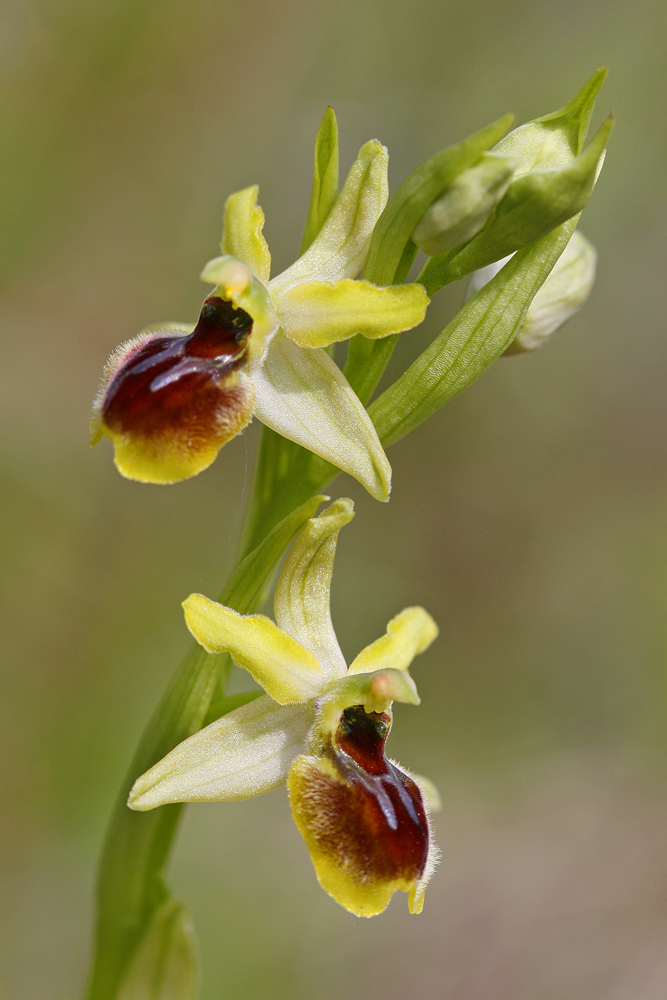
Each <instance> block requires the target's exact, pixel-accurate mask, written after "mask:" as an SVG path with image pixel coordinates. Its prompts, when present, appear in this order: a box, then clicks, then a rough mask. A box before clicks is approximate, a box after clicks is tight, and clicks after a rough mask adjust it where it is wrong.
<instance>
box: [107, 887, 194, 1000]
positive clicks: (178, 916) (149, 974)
mask: <svg viewBox="0 0 667 1000" xmlns="http://www.w3.org/2000/svg"><path fill="white" fill-rule="evenodd" d="M198 966H199V962H198V955H197V941H196V938H195V933H194V928H193V926H192V919H191V917H190V914H189V913H188V911H187V910H186V909H185V907H184V906H183V905H182V904H181V903H178V902H176V900H174V899H167V900H166V901H165V902H164V903H162V904H161V905H160V906H158V907H157V909H156V910H154V911H153V913H152V915H151V917H150V920H149V922H148V924H147V926H146V928H145V930H144V933H143V936H142V937H141V940H140V941H139V945H138V946H137V949H136V951H135V953H134V955H133V957H132V960H131V962H130V965H129V967H128V969H127V972H126V973H125V976H124V977H123V980H122V983H121V985H120V988H119V990H118V992H117V993H114V996H115V997H116V998H117V1000H195V998H196V996H197V993H198V989H199V971H198Z"/></svg>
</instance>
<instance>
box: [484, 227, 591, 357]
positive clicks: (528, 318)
mask: <svg viewBox="0 0 667 1000" xmlns="http://www.w3.org/2000/svg"><path fill="white" fill-rule="evenodd" d="M508 260H509V257H506V258H505V259H504V260H499V261H496V263H495V264H489V266H488V267H483V268H481V269H480V270H479V271H476V272H475V273H474V274H473V275H472V277H471V279H470V283H469V285H468V291H467V296H466V297H467V298H470V297H471V296H472V295H474V294H475V292H478V291H479V289H480V288H482V287H483V286H484V285H486V283H487V282H489V281H490V280H491V278H493V277H495V275H496V274H497V273H498V271H499V270H500V269H501V267H502V266H503V265H504V264H505V263H506V262H507V261H508ZM596 262H597V253H596V251H595V247H594V246H593V245H592V244H591V243H589V241H588V240H587V239H586V237H585V236H583V235H582V234H581V233H580V232H579V231H578V230H576V231H575V232H574V234H573V235H572V238H571V239H570V242H569V243H568V244H567V246H566V247H565V250H563V253H562V254H561V256H560V257H559V258H558V260H557V262H556V264H555V266H554V269H553V271H552V272H551V274H550V275H549V277H548V278H547V280H546V281H545V282H544V284H543V285H542V287H541V288H540V290H539V291H538V292H537V294H536V296H535V298H534V299H533V301H532V302H531V304H530V306H529V308H528V312H527V313H526V315H525V318H524V321H523V323H522V324H521V327H520V328H519V331H518V333H517V335H516V337H515V338H514V340H513V341H512V343H511V345H510V346H509V347H508V348H507V350H506V351H505V354H519V353H523V352H524V351H535V350H537V348H538V347H541V346H542V344H543V343H544V342H545V341H546V340H548V338H549V337H550V336H551V334H552V333H554V332H555V331H556V330H557V329H558V328H559V327H560V326H562V325H563V323H565V322H566V321H567V320H568V319H570V317H571V316H573V315H574V314H575V313H576V312H578V311H579V309H581V307H582V306H583V305H584V303H585V302H586V300H587V299H588V296H589V295H590V293H591V289H592V288H593V283H594V281H595V265H596Z"/></svg>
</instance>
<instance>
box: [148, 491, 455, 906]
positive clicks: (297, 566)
mask: <svg viewBox="0 0 667 1000" xmlns="http://www.w3.org/2000/svg"><path fill="white" fill-rule="evenodd" d="M352 516H353V509H352V502H351V501H350V500H338V501H336V502H335V503H333V504H332V505H331V506H330V507H329V508H328V510H326V511H324V513H323V514H321V515H320V516H319V517H315V518H312V519H311V520H310V521H309V522H308V523H307V526H306V528H305V530H304V531H303V532H302V534H301V535H300V536H299V538H298V539H297V541H296V542H295V545H294V547H293V549H292V552H291V553H290V556H289V558H288V560H287V562H286V564H285V567H284V569H283V571H282V573H281V576H280V579H279V581H278V584H277V587H276V592H275V616H276V623H275V624H274V622H272V621H271V620H270V619H269V618H266V617H264V616H263V615H248V616H246V617H243V616H241V615H239V614H238V613H237V612H236V611H233V610H232V609H231V608H226V607H224V606H223V605H221V604H216V603H215V602H213V601H209V600H208V599H207V598H205V597H202V596H201V595H200V594H193V595H191V596H190V597H189V598H188V599H187V600H186V601H185V603H184V608H185V616H186V621H187V624H188V628H189V629H190V631H191V632H192V634H193V635H194V636H195V638H196V639H197V640H198V641H199V642H200V643H201V644H202V645H203V646H204V648H205V649H206V650H208V651H209V652H215V653H219V652H222V651H227V652H229V653H231V655H232V657H233V658H234V661H235V662H236V663H237V664H238V666H240V667H243V668H244V669H246V670H248V671H249V672H250V673H251V674H252V676H253V677H254V679H255V680H256V681H257V682H258V683H259V684H261V685H262V687H263V688H264V689H265V691H266V694H265V695H263V696H261V697H258V698H256V700H254V701H251V702H249V703H248V704H245V705H243V706H242V707H241V708H237V709H235V710H234V711H232V712H229V713H228V714H227V715H223V716H222V718H220V719H218V720H217V721H216V722H213V723H211V725H209V726H207V727H206V728H205V729H202V730H201V731H200V732H198V733H196V734H195V735H194V736H191V737H190V738H189V739H187V740H185V741H184V742H183V743H181V744H180V745H179V746H177V747H176V748H175V749H174V750H172V751H171V753H169V754H167V756H166V757H165V758H164V759H163V760H161V761H160V762H159V763H157V764H156V765H155V766H154V767H152V768H151V769H150V770H149V771H147V772H146V773H145V774H144V775H142V776H141V777H140V778H138V779H137V781H136V782H135V785H134V787H133V789H132V791H131V793H130V799H129V805H130V806H131V807H132V808H133V809H139V810H145V809H153V808H154V807H155V806H160V805H164V804H165V803H168V802H193V801H200V802H201V801H215V800H232V799H245V798H250V797H252V796H254V795H260V794H261V793H262V792H268V791H269V790H270V789H273V788H277V787H278V786H279V785H282V784H284V783H285V782H287V785H288V788H289V794H290V801H291V805H292V812H293V814H294V819H295V822H296V824H297V826H298V828H299V830H300V832H301V834H302V836H303V838H304V840H305V841H306V845H307V847H308V849H309V851H310V854H311V857H312V859H313V863H314V865H315V870H316V873H317V877H318V879H319V881H320V884H321V885H322V887H323V888H324V889H326V891H327V892H328V893H329V894H330V895H331V896H333V898H334V899H335V900H337V902H339V903H340V904H341V905H343V906H345V907H346V908H347V909H348V910H351V911H352V912H353V913H356V914H358V915H359V916H367V917H370V916H373V915H375V914H377V913H380V912H382V910H384V909H385V907H386V906H387V904H388V903H389V900H390V899H391V897H392V895H393V893H394V892H395V891H396V890H397V889H402V890H404V891H405V892H408V893H409V894H410V899H409V903H410V910H411V912H413V913H419V912H420V911H421V909H422V905H423V897H424V892H425V888H426V883H427V881H428V878H429V877H430V875H431V873H432V871H433V868H434V865H435V861H436V859H437V854H438V850H437V847H436V845H435V843H434V841H433V836H432V833H431V829H430V823H429V815H428V802H427V797H428V796H429V794H430V792H431V789H430V788H429V783H428V782H425V781H424V779H415V778H414V777H411V776H410V775H409V774H408V773H407V772H406V771H404V770H403V769H402V768H400V767H398V765H396V764H395V763H393V762H392V761H390V760H388V759H387V758H386V757H385V754H384V745H385V741H386V739H387V736H388V734H389V730H390V728H391V723H392V715H391V703H392V701H402V702H407V703H408V704H412V705H417V704H419V696H418V695H417V690H416V688H415V685H414V681H413V680H412V678H411V677H410V675H409V674H408V672H407V668H408V667H409V665H410V663H411V662H412V660H413V658H414V657H415V656H416V655H417V654H418V653H421V652H423V651H424V650H425V649H426V648H427V647H428V646H429V645H430V644H431V642H432V641H433V640H434V639H435V637H436V636H437V634H438V629H437V626H436V625H435V622H434V621H433V619H432V618H431V616H430V615H429V614H427V612H426V611H424V609H423V608H418V607H414V608H406V609H405V610H404V611H402V612H401V613H400V614H399V615H397V616H396V617H395V618H394V619H392V621H391V622H390V623H389V625H388V627H387V633H386V635H384V636H382V638H380V639H378V640H377V641H376V642H374V643H372V644H371V645H370V646H367V647H366V648H365V649H364V650H362V652H361V653H360V654H359V656H357V658H356V659H355V660H354V661H353V663H352V664H351V666H350V667H349V669H348V667H347V665H346V663H345V660H344V659H343V654H342V653H341V650H340V647H339V645H338V640H337V639H336V635H335V632H334V630H333V627H332V624H331V616H330V609H329V591H330V585H331V574H332V570H333V559H334V554H335V551H336V541H337V536H338V532H339V530H340V528H341V527H342V526H343V525H344V524H346V523H347V522H348V521H349V520H350V519H351V518H352Z"/></svg>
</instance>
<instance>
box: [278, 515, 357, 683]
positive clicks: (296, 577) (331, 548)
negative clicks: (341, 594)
mask: <svg viewBox="0 0 667 1000" xmlns="http://www.w3.org/2000/svg"><path fill="white" fill-rule="evenodd" d="M353 517H354V504H353V503H352V501H351V500H347V499H341V500H335V501H334V503H332V504H331V506H330V507H328V508H327V509H326V510H325V511H323V512H322V513H321V514H320V515H319V516H318V517H313V518H311V519H310V520H309V521H307V522H306V524H305V526H304V529H303V531H302V532H301V534H300V535H299V537H298V538H297V540H296V541H295V543H294V545H293V546H292V551H291V552H290V554H289V556H288V558H287V561H286V562H285V566H284V567H283V571H282V573H281V574H280V577H279V579H278V583H277V584H276V591H275V596H274V602H273V607H274V613H275V618H276V624H277V625H278V626H279V627H280V628H281V629H283V630H284V631H285V632H288V633H289V634H290V635H291V636H293V637H294V638H295V639H296V640H297V642H300V643H301V645H302V646H305V647H306V649H310V650H311V651H312V652H313V653H314V654H315V656H316V657H317V659H318V661H319V664H320V666H321V667H322V670H323V672H324V675H325V677H326V679H327V680H330V679H331V678H333V677H340V676H343V674H345V672H346V670H347V664H346V663H345V659H344V657H343V654H342V653H341V650H340V646H339V645H338V639H337V638H336V633H335V632H334V628H333V625H332V622H331V608H330V591H331V576H332V573H333V563H334V556H335V555H336V543H337V541H338V532H339V531H340V529H341V528H342V527H343V526H344V525H346V524H348V523H349V522H350V521H351V520H352V518H353Z"/></svg>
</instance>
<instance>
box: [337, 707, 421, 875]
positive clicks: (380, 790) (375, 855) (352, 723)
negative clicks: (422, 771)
mask: <svg viewBox="0 0 667 1000" xmlns="http://www.w3.org/2000/svg"><path fill="white" fill-rule="evenodd" d="M390 721H391V720H390V718H389V716H388V715H386V714H385V713H382V714H377V713H373V712H371V713H367V712H366V711H365V709H364V708H363V706H361V705H359V706H354V707H353V708H348V709H346V710H345V712H344V713H343V716H342V718H341V721H340V724H339V727H338V731H337V733H336V737H335V743H336V746H335V748H332V749H333V753H332V762H333V763H334V765H335V766H336V768H337V770H338V771H339V772H340V774H341V776H342V777H343V778H344V779H345V780H344V782H341V783H338V782H337V783H335V784H334V785H333V786H332V787H331V788H330V789H329V790H328V793H327V798H328V805H329V807H330V808H331V811H332V812H333V813H335V814H337V815H338V817H339V822H340V833H339V835H340V836H342V837H344V839H345V840H346V841H347V843H348V845H350V847H351V848H352V850H351V851H350V853H351V855H352V856H353V857H354V859H355V862H356V865H357V866H358V867H359V868H360V869H361V870H362V871H365V872H369V873H372V874H373V877H375V878H378V877H379V878H384V879H387V880H389V879H397V878H404V879H405V880H406V881H411V880H417V879H419V878H421V876H422V875H423V873H424V869H425V867H426V859H427V856H428V847H429V826H428V820H427V818H426V811H425V809H424V803H423V801H422V795H421V791H420V790H419V788H418V786H417V785H416V784H415V782H414V781H413V780H412V779H411V778H409V777H408V776H407V775H406V774H404V773H403V772H402V771H400V770H399V769H398V768H397V767H395V766H394V765H393V764H392V763H390V761H388V760H387V758H386V757H385V754H384V746H385V741H386V738H387V733H388V732H389V726H390ZM333 798H336V799H337V802H336V804H335V805H334V802H333V801H332V799H333ZM331 832H332V834H333V839H335V838H336V833H335V832H334V831H333V830H332V831H331ZM331 846H332V848H334V847H335V844H333V843H332V845H331Z"/></svg>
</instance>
